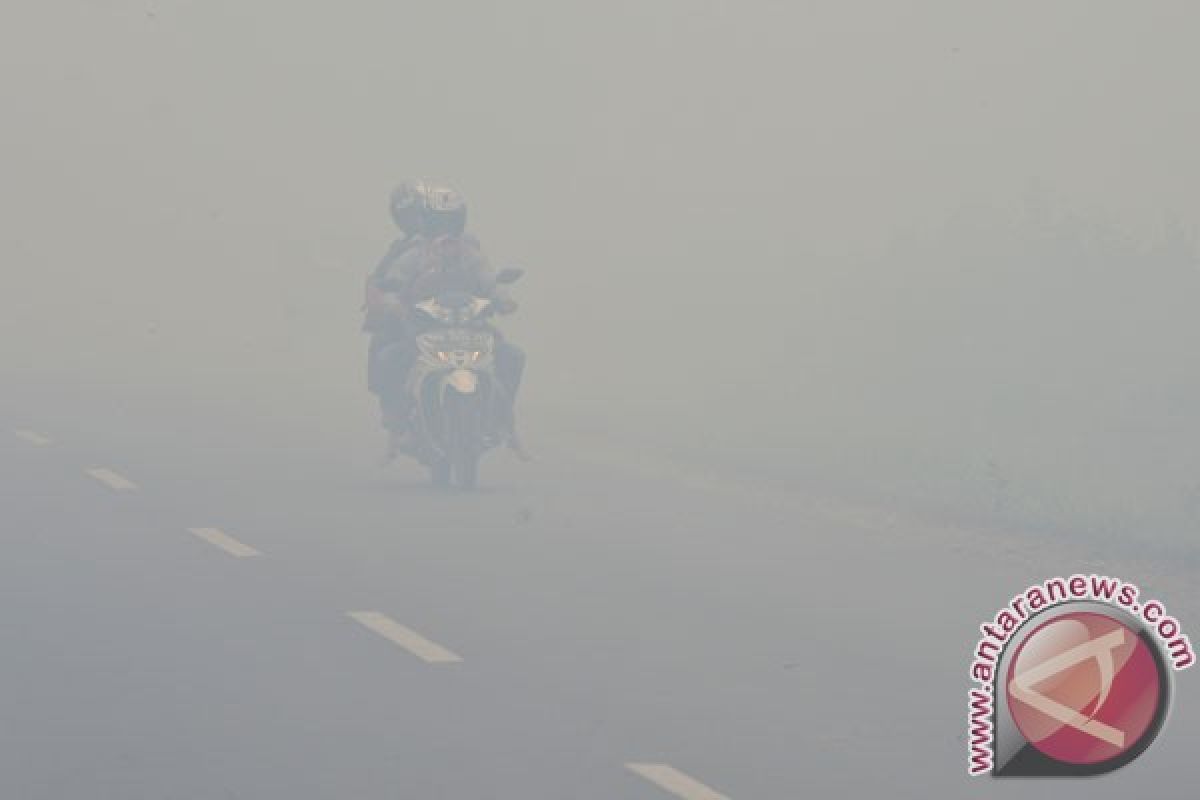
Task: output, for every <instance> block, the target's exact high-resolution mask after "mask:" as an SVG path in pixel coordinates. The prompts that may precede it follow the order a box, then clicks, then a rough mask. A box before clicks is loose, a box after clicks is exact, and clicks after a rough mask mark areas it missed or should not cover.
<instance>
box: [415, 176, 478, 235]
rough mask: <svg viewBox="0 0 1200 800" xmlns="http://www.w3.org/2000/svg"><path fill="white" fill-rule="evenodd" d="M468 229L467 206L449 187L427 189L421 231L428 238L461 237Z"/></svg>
mask: <svg viewBox="0 0 1200 800" xmlns="http://www.w3.org/2000/svg"><path fill="white" fill-rule="evenodd" d="M466 229H467V204H466V202H465V201H464V200H463V198H462V195H460V194H459V193H458V192H456V191H454V190H453V189H451V188H449V187H447V186H429V187H426V188H425V203H424V215H423V219H422V225H421V231H422V233H424V234H425V235H426V236H430V237H435V238H436V237H438V236H460V235H462V233H463V231H465V230H466Z"/></svg>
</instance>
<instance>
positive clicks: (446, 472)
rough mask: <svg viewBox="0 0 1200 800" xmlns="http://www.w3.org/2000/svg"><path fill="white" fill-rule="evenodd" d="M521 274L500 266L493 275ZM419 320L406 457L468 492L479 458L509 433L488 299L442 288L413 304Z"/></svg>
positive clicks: (510, 279)
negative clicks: (410, 457) (408, 442)
mask: <svg viewBox="0 0 1200 800" xmlns="http://www.w3.org/2000/svg"><path fill="white" fill-rule="evenodd" d="M522 274H523V271H522V270H519V269H511V268H510V269H504V270H501V271H500V273H499V274H498V275H497V277H496V280H497V282H498V283H501V284H508V283H514V282H515V281H516V280H517V279H518V278H520V277H521V275H522ZM414 309H415V311H416V312H419V314H420V315H421V316H420V318H421V319H422V321H423V323H424V324H423V325H422V328H423V330H422V332H421V333H418V334H417V362H416V365H415V366H414V368H413V369H412V370H411V371H410V373H409V376H408V384H407V387H406V389H407V391H408V393H409V396H410V397H411V398H413V400H414V403H413V411H412V419H411V421H410V428H409V430H411V431H412V437H411V440H410V441H411V443H410V445H409V446H408V447H407V448H406V450H407V451H408V452H409V454H410V455H412V456H413V457H414V458H416V459H417V460H418V461H419V462H420V463H422V464H424V465H425V466H426V467H428V468H429V472H430V476H431V477H432V480H433V483H434V485H436V486H449V485H450V484H451V483H453V484H454V485H456V486H458V487H459V488H462V489H473V488H475V486H476V484H477V483H478V480H479V460H480V458H481V457H482V456H483V454H484V453H485V452H487V451H488V450H490V449H492V448H494V447H496V446H498V445H500V444H503V443H505V442H506V441H508V440H510V439H511V437H512V436H513V412H512V397H511V396H510V395H509V392H508V389H507V388H506V387H505V386H504V384H503V383H502V382H501V381H499V380H498V379H497V377H496V371H495V352H496V334H495V333H494V332H493V330H492V329H491V326H490V325H489V324H488V319H489V318H490V317H491V316H492V314H493V313H494V311H495V308H494V306H493V303H492V301H491V300H489V299H488V298H485V297H477V296H474V295H471V294H468V293H466V292H460V291H450V292H442V293H440V294H438V295H437V296H436V297H430V298H427V299H426V300H424V301H422V302H420V303H417V304H416V305H415V306H414Z"/></svg>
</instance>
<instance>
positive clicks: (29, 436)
mask: <svg viewBox="0 0 1200 800" xmlns="http://www.w3.org/2000/svg"><path fill="white" fill-rule="evenodd" d="M13 433H15V434H16V435H17V438H18V439H24V440H25V441H27V442H29V443H30V444H36V445H37V446H38V447H45V446H46V445H48V444H50V440H49V439H48V438H46V437H45V436H42V435H41V434H40V433H38V432H37V431H13Z"/></svg>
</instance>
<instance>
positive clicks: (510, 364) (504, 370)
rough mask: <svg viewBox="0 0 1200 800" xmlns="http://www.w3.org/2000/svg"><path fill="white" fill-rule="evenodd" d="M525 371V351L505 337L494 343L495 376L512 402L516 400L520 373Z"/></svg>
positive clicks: (519, 385) (519, 386)
mask: <svg viewBox="0 0 1200 800" xmlns="http://www.w3.org/2000/svg"><path fill="white" fill-rule="evenodd" d="M524 372H525V351H524V350H522V349H521V348H519V347H517V346H516V345H515V344H513V343H512V342H510V341H508V340H507V339H501V340H500V341H499V342H497V343H496V377H497V378H499V379H500V382H501V383H503V384H504V388H505V389H507V390H508V396H509V397H511V398H512V400H513V403H514V404H515V403H516V400H517V390H519V389H520V388H521V375H522V374H523V373H524Z"/></svg>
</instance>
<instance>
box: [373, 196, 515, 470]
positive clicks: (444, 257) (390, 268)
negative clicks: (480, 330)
mask: <svg viewBox="0 0 1200 800" xmlns="http://www.w3.org/2000/svg"><path fill="white" fill-rule="evenodd" d="M420 196H421V198H422V200H421V202H420V203H419V208H420V214H419V222H418V223H417V226H416V233H415V235H414V236H412V237H406V238H405V239H404V240H403V242H402V244H401V245H400V246H396V245H394V246H393V248H392V250H391V251H389V254H388V256H387V257H385V259H384V262H382V263H381V264H380V266H379V268H378V269H377V270H376V272H375V274H374V275H373V276H372V280H371V285H372V286H371V288H372V290H373V291H374V292H375V300H374V303H373V304H372V303H369V304H368V307H369V310H370V309H371V308H372V307H373V308H374V309H375V316H376V317H377V318H379V319H380V320H381V322H377V323H376V324H377V325H379V327H380V329H381V333H380V334H377V338H378V339H379V340H380V341H379V344H378V345H377V348H378V349H377V351H376V357H375V358H374V359H373V361H374V363H375V369H374V381H373V383H374V390H375V391H376V393H377V394H378V395H379V398H380V404H381V407H382V410H383V424H384V427H385V428H387V429H388V431H389V433H390V444H389V450H388V455H389V457H392V456H394V455H395V454H396V453H397V452H398V451H399V450H400V449H401V448H402V447H403V445H404V443H405V440H406V437H407V434H408V420H409V416H410V414H411V411H412V398H411V397H410V396H409V392H408V390H407V385H406V383H407V377H408V373H409V371H410V370H411V368H412V366H413V364H415V363H416V359H417V350H416V336H417V334H418V333H419V332H420V331H419V329H418V325H419V324H420V322H419V320H418V319H417V318H415V317H414V316H413V313H412V311H411V309H412V307H413V306H414V305H415V304H416V303H418V302H421V301H422V300H425V299H427V298H429V297H432V296H435V295H437V294H439V293H440V292H444V291H451V290H454V291H463V292H467V293H470V294H473V295H477V296H480V297H486V298H488V299H490V300H492V302H493V304H494V306H495V309H496V311H497V312H498V313H501V314H508V313H512V312H513V311H515V310H516V307H517V306H516V303H515V302H514V301H513V300H512V298H511V297H509V296H508V293H507V292H506V291H505V290H504V289H503V287H501V286H500V285H499V284H498V283H497V282H496V274H495V272H494V271H493V270H492V268H491V266H490V264H489V263H488V260H487V258H486V257H485V256H484V254H483V252H482V250H481V248H480V246H479V241H478V240H477V239H475V237H473V236H471V235H470V234H468V233H466V222H467V206H466V203H465V202H463V199H462V197H461V196H459V195H458V193H457V192H455V191H454V190H453V189H450V188H447V187H434V186H428V185H424V186H422V189H421V192H420ZM406 221H407V220H406ZM493 332H494V333H495V334H496V350H495V365H496V377H497V379H498V380H499V381H500V382H501V383H503V384H504V386H505V388H506V389H507V390H508V393H509V397H510V398H513V399H515V397H516V393H517V390H518V388H519V386H520V382H521V374H522V372H523V370H524V366H525V353H524V352H523V351H522V350H521V349H520V348H518V347H517V346H515V345H514V344H512V343H511V342H509V341H507V340H506V339H505V338H503V337H502V336H500V335H499V332H498V331H493ZM509 427H510V430H509V432H508V436H509V442H508V444H509V445H510V446H511V447H512V448H513V449H514V450H516V451H517V452H518V453H519V454H521V453H523V450H522V448H521V445H520V442H519V441H518V439H517V437H516V433H515V431H514V430H511V425H510V426H509Z"/></svg>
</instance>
